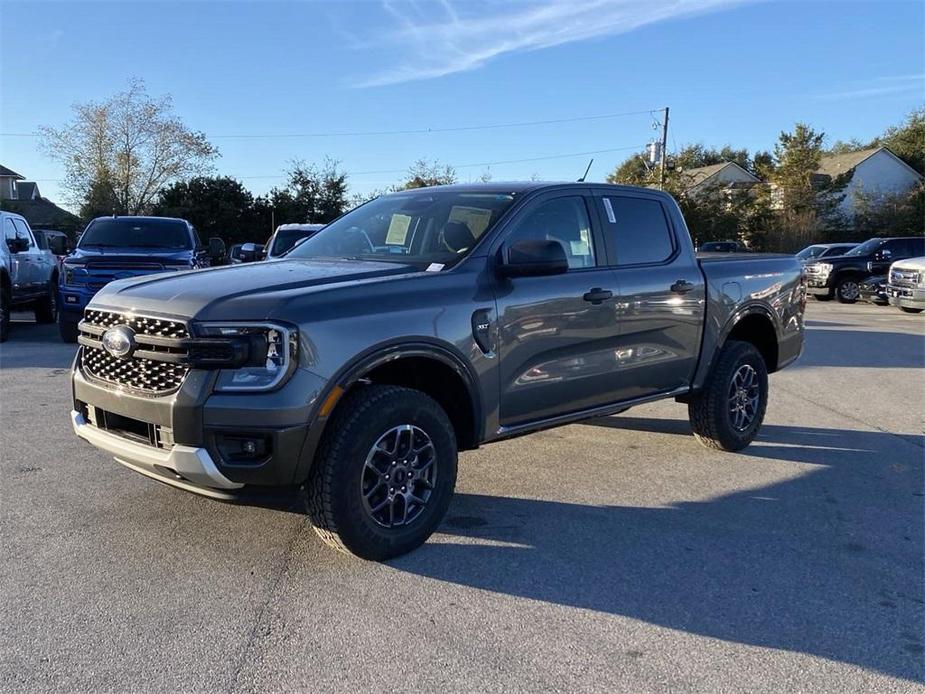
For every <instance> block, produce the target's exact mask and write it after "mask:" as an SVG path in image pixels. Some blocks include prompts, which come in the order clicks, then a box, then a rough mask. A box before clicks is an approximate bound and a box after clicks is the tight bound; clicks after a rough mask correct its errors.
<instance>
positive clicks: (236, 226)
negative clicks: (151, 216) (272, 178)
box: [154, 176, 257, 243]
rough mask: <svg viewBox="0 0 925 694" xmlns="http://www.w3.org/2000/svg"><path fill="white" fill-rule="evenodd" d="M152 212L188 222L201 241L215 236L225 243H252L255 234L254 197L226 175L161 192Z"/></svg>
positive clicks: (181, 183) (198, 178) (198, 180)
mask: <svg viewBox="0 0 925 694" xmlns="http://www.w3.org/2000/svg"><path fill="white" fill-rule="evenodd" d="M154 212H155V213H156V214H159V215H163V216H165V217H182V218H183V219H187V220H189V221H190V222H192V224H193V226H195V227H196V229H198V230H199V235H200V236H201V237H202V238H203V239H205V238H208V237H210V236H219V237H221V238H223V239H224V240H225V241H226V242H227V243H237V242H243V241H253V240H254V238H253V237H254V233H255V231H257V229H256V227H257V224H256V219H255V214H254V196H253V195H251V193H250V191H248V190H247V189H246V188H245V187H244V186H243V185H242V184H241V182H240V181H236V180H235V179H233V178H229V177H227V176H221V177H215V178H212V177H204V176H199V177H196V178H193V179H190V180H189V181H179V182H177V183H174V184H173V185H171V186H170V187H168V188H165V189H164V190H162V191H161V194H160V196H159V197H158V200H157V203H156V204H155V205H154Z"/></svg>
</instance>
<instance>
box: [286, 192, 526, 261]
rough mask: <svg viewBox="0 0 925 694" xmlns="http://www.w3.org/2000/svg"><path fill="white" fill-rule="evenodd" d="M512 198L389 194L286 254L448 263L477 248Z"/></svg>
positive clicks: (499, 195) (503, 196)
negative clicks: (476, 245) (477, 244)
mask: <svg viewBox="0 0 925 694" xmlns="http://www.w3.org/2000/svg"><path fill="white" fill-rule="evenodd" d="M513 201H514V196H513V195H512V194H509V193H481V192H479V193H464V192H459V191H452V190H443V191H441V190H427V191H426V192H423V191H422V192H414V191H408V192H402V193H393V194H391V195H385V196H383V197H380V198H376V199H375V200H373V201H371V202H368V203H366V204H365V205H361V206H360V207H358V208H356V209H355V210H353V211H352V212H348V213H347V214H345V215H344V216H342V217H340V218H338V219H336V220H335V221H333V222H331V223H330V224H328V225H327V226H326V227H325V228H324V229H322V230H321V231H319V232H318V233H317V234H315V235H314V236H312V237H311V238H309V239H308V240H307V241H305V242H304V243H302V244H300V245H299V246H297V247H296V248H294V249H293V250H292V251H291V252H290V253H289V254H288V255H287V256H286V257H287V258H348V259H351V260H372V261H386V262H398V263H411V264H414V265H420V266H422V267H427V266H428V265H430V264H432V263H436V264H438V265H440V266H442V267H448V266H451V265H454V264H456V263H457V262H459V261H460V260H461V259H462V258H464V257H465V256H466V255H467V254H468V253H469V252H470V251H471V250H472V249H473V248H474V247H475V244H476V243H477V242H478V240H479V239H480V238H481V237H482V236H483V235H485V234H486V233H488V231H489V230H491V228H492V227H494V225H495V224H496V223H497V221H498V219H500V218H501V216H502V215H503V214H504V213H505V212H506V211H507V210H508V208H509V207H510V206H511V204H512V203H513Z"/></svg>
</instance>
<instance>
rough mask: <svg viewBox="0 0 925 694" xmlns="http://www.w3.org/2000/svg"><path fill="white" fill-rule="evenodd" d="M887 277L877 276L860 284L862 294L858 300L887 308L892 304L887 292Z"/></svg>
mask: <svg viewBox="0 0 925 694" xmlns="http://www.w3.org/2000/svg"><path fill="white" fill-rule="evenodd" d="M886 284H887V282H886V275H876V276H874V277H868V278H867V279H866V280H864V281H862V282H861V284H860V293H859V295H858V298H859V299H860V300H861V301H866V302H868V303H871V304H877V306H886V305H888V304H889V303H890V297H889V296H888V295H887V292H886Z"/></svg>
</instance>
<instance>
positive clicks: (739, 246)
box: [697, 241, 749, 253]
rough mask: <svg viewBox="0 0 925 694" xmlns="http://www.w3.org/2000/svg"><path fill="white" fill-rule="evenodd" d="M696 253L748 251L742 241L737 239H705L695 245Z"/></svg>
mask: <svg viewBox="0 0 925 694" xmlns="http://www.w3.org/2000/svg"><path fill="white" fill-rule="evenodd" d="M697 252H698V253H748V252H749V250H748V248H747V247H746V246H745V244H744V243H739V242H738V241H707V242H706V243H703V244H701V245H700V246H698V247H697Z"/></svg>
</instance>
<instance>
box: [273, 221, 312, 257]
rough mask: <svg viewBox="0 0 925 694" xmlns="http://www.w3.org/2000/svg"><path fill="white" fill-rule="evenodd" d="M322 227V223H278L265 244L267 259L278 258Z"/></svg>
mask: <svg viewBox="0 0 925 694" xmlns="http://www.w3.org/2000/svg"><path fill="white" fill-rule="evenodd" d="M321 229H324V224H280V225H279V226H278V227H276V231H275V232H274V234H273V236H271V237H270V240H269V241H267V245H266V246H265V249H266V251H265V257H266V259H267V260H272V259H273V258H279V257H280V256H281V255H283V254H284V253H286V252H287V251H289V250H291V249H292V248H293V246H295V245H296V244H297V243H298V242H299V241H301V240H302V239H310V238H311V237H312V236H314V235H315V234H317V233H318V232H319V231H320V230H321Z"/></svg>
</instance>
